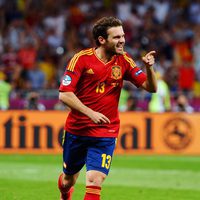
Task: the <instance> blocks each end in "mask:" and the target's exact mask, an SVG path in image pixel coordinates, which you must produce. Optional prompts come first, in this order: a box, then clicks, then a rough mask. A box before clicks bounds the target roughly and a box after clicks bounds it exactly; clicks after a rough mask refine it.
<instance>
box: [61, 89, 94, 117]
mask: <svg viewBox="0 0 200 200" xmlns="http://www.w3.org/2000/svg"><path fill="white" fill-rule="evenodd" d="M59 100H61V101H62V102H63V103H64V104H66V105H67V106H69V107H70V108H71V109H74V110H77V111H79V112H81V113H83V114H85V115H87V116H88V113H89V112H91V109H90V108H88V107H87V106H85V105H84V104H83V103H82V102H81V101H80V100H79V99H78V97H77V96H76V95H75V94H74V93H73V92H60V93H59Z"/></svg>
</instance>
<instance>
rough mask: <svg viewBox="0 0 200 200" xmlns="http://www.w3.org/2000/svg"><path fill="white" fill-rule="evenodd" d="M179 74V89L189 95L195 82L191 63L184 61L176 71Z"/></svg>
mask: <svg viewBox="0 0 200 200" xmlns="http://www.w3.org/2000/svg"><path fill="white" fill-rule="evenodd" d="M178 72H179V79H178V80H179V89H180V90H182V91H184V92H185V94H186V95H187V94H189V93H190V92H192V90H193V86H194V82H195V70H194V66H193V65H192V62H191V61H187V60H185V62H183V64H182V65H181V66H180V67H179V69H178Z"/></svg>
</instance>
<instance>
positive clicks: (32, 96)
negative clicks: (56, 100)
mask: <svg viewBox="0 0 200 200" xmlns="http://www.w3.org/2000/svg"><path fill="white" fill-rule="evenodd" d="M24 108H25V109H28V110H40V111H44V110H46V108H45V105H43V104H42V103H40V102H39V93H37V92H30V93H29V94H28V96H27V100H26V102H25V105H24Z"/></svg>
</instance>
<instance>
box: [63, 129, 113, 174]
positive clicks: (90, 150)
mask: <svg viewBox="0 0 200 200" xmlns="http://www.w3.org/2000/svg"><path fill="white" fill-rule="evenodd" d="M115 143H116V138H95V137H87V136H77V135H73V134H70V133H65V132H64V135H63V172H64V173H65V174H68V175H73V174H75V173H77V172H79V171H80V170H81V169H82V167H83V166H84V165H85V164H86V170H87V171H89V170H97V171H100V172H103V173H104V174H106V175H108V173H109V169H110V165H111V162H112V155H113V151H114V149H115Z"/></svg>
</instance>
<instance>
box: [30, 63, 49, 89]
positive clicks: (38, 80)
mask: <svg viewBox="0 0 200 200" xmlns="http://www.w3.org/2000/svg"><path fill="white" fill-rule="evenodd" d="M27 81H28V84H29V85H30V86H29V88H30V89H34V90H38V89H44V88H45V84H46V78H45V74H44V72H43V71H42V70H40V68H39V66H38V63H35V64H34V67H33V69H31V70H29V71H28V72H27Z"/></svg>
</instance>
